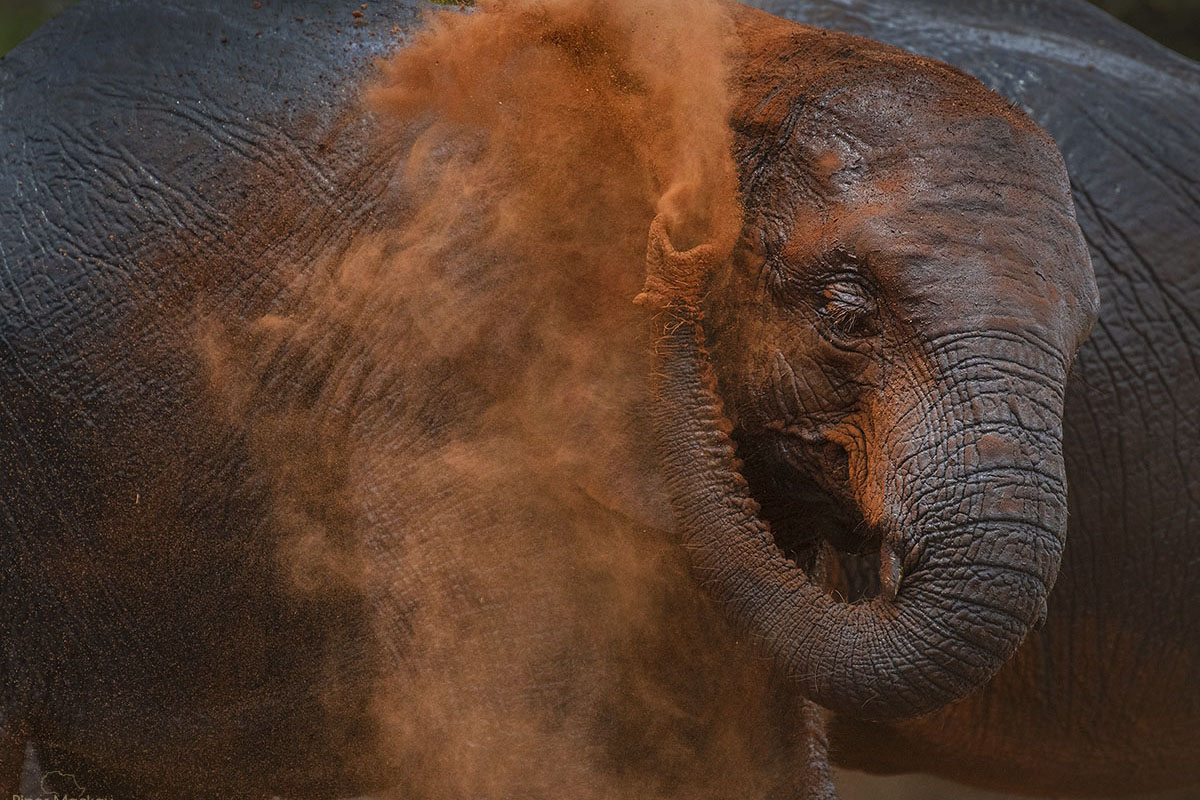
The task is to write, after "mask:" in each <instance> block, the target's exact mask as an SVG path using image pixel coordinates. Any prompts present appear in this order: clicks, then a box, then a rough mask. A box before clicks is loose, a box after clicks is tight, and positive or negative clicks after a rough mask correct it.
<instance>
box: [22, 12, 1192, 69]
mask: <svg viewBox="0 0 1200 800" xmlns="http://www.w3.org/2000/svg"><path fill="white" fill-rule="evenodd" d="M75 1H76V0H0V54H3V53H6V52H8V51H9V50H11V49H12V48H13V47H15V46H16V45H17V43H18V42H20V41H21V40H22V39H24V38H25V37H26V36H28V35H29V34H30V33H32V32H33V31H34V30H35V29H36V28H37V27H38V26H39V25H41V24H42V23H43V22H45V21H46V20H48V19H50V17H52V16H54V15H55V14H57V13H59V12H61V11H62V10H64V9H65V8H67V7H68V6H70V5H72V4H73V3H74V2H75ZM433 2H455V0H433ZM946 2H947V3H953V2H955V0H946ZM1092 2H1093V3H1095V4H1096V5H1098V6H1100V7H1101V8H1103V9H1104V10H1105V11H1107V12H1108V13H1110V14H1112V15H1113V16H1115V17H1117V18H1118V19H1121V20H1124V21H1125V22H1126V23H1128V24H1130V25H1132V26H1133V27H1135V28H1137V29H1139V30H1141V31H1142V32H1143V33H1146V34H1147V35H1149V36H1152V37H1154V38H1155V39H1158V40H1159V41H1160V42H1162V43H1163V44H1165V45H1166V46H1167V47H1170V48H1173V49H1175V50H1178V51H1179V52H1180V53H1183V54H1184V55H1186V56H1190V57H1191V58H1195V59H1198V60H1200V0H1092Z"/></svg>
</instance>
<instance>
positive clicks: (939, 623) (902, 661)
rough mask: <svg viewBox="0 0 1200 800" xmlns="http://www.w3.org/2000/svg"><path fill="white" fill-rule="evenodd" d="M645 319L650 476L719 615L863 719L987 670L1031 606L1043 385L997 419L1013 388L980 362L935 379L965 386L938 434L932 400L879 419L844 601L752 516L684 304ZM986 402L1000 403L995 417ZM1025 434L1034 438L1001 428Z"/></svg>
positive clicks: (1043, 485) (1053, 495)
mask: <svg viewBox="0 0 1200 800" xmlns="http://www.w3.org/2000/svg"><path fill="white" fill-rule="evenodd" d="M657 319H658V324H659V326H660V328H659V331H658V337H659V338H658V344H657V347H656V352H657V356H658V364H657V367H656V369H655V373H654V377H653V382H654V393H655V404H654V412H653V413H654V416H655V427H656V435H657V437H658V439H659V446H660V448H661V454H662V458H663V461H664V468H665V474H666V478H667V486H668V490H669V492H670V495H671V500H672V503H673V506H674V508H675V513H676V517H677V519H678V522H679V524H680V528H681V531H682V533H683V536H684V539H685V543H686V546H687V547H688V550H689V552H690V555H691V558H692V561H693V565H694V568H695V570H696V572H697V574H698V576H699V577H700V579H701V580H702V581H703V583H704V584H705V586H706V587H707V588H708V589H709V590H710V591H711V592H712V593H713V594H714V595H715V596H716V598H717V599H718V600H719V601H721V602H722V603H723V604H724V605H725V607H726V609H727V610H728V612H729V613H730V614H731V615H732V618H733V621H734V623H735V624H737V625H738V626H739V627H741V628H742V629H744V630H747V631H749V632H752V634H753V635H754V636H755V637H756V638H757V639H759V640H760V641H761V642H762V644H763V645H764V646H765V648H766V650H767V651H768V652H769V653H770V654H771V655H772V656H773V657H774V658H776V659H777V660H778V661H779V662H780V663H781V664H782V665H783V666H784V667H785V668H786V669H787V671H788V672H789V674H790V675H791V676H792V678H793V680H794V681H795V683H796V684H797V686H798V688H799V689H800V690H801V691H802V692H803V693H804V694H806V695H807V696H808V697H810V698H812V699H813V700H815V701H816V702H818V703H820V704H821V705H824V706H826V707H828V708H831V709H834V710H838V711H846V712H850V713H854V714H857V715H860V716H866V717H869V718H874V719H885V718H894V717H904V716H912V715H917V714H922V713H925V712H928V711H931V710H934V709H936V708H939V707H941V706H943V705H945V704H947V703H949V702H951V701H953V700H956V699H958V698H960V697H962V696H964V695H966V694H967V693H968V692H970V691H971V690H973V689H974V688H976V687H978V686H980V685H981V684H983V683H984V682H985V681H987V680H988V679H989V678H991V677H992V676H993V675H994V674H995V673H996V671H997V670H998V669H999V668H1000V666H1001V665H1002V664H1003V663H1004V662H1005V661H1006V660H1007V659H1008V658H1009V657H1010V656H1011V655H1012V654H1013V652H1014V651H1015V650H1016V648H1017V647H1018V645H1019V644H1020V643H1021V641H1022V640H1023V639H1024V637H1025V635H1026V634H1027V633H1028V631H1029V630H1030V628H1031V627H1032V626H1033V625H1035V624H1036V623H1037V621H1038V620H1039V617H1041V616H1042V615H1044V613H1045V611H1044V609H1045V601H1046V596H1047V593H1048V592H1049V588H1050V586H1051V585H1052V584H1053V582H1054V579H1055V576H1056V574H1057V570H1058V564H1059V559H1060V555H1061V550H1062V543H1063V538H1062V537H1063V531H1064V529H1065V522H1066V511H1065V480H1064V477H1063V467H1062V457H1061V444H1060V441H1061V436H1060V435H1059V433H1058V427H1059V426H1060V424H1061V423H1060V422H1058V421H1057V420H1058V419H1061V416H1060V415H1061V407H1060V405H1061V393H1059V394H1058V395H1056V396H1055V397H1053V398H1048V399H1046V402H1045V403H1044V408H1043V411H1044V412H1045V413H1044V417H1045V418H1046V419H1048V420H1050V421H1051V422H1050V424H1048V425H1046V426H1043V427H1042V429H1041V430H1040V432H1039V431H1038V430H1037V426H1030V427H1029V428H1026V427H1024V426H1023V425H1022V424H1021V420H1020V419H1019V417H1020V414H1018V415H1017V416H1018V419H1017V420H1013V419H1012V414H1013V413H1014V412H1013V410H1012V409H1011V406H1009V405H1008V403H1009V402H1010V398H1011V396H1012V390H1013V387H1012V386H1009V389H1008V390H1006V391H1001V390H1000V388H999V386H998V385H996V386H991V387H989V386H988V385H987V382H988V380H992V381H1000V383H1004V380H1005V379H1004V378H1003V377H1002V376H1001V375H1000V373H1001V372H1004V370H1001V369H999V368H998V367H997V368H996V369H997V370H998V371H995V372H993V373H992V374H991V375H990V377H989V376H987V375H985V376H984V378H983V384H979V385H980V386H981V387H982V388H980V389H978V390H977V391H974V392H971V391H962V392H949V394H951V395H954V394H957V395H959V396H960V397H962V396H966V397H967V398H968V399H965V400H963V399H960V400H958V401H956V402H957V404H958V408H959V411H960V412H963V410H964V408H965V412H964V413H960V416H965V417H967V419H966V421H965V422H960V424H958V425H957V430H953V428H954V425H950V428H951V429H952V430H951V431H950V432H949V433H946V430H945V426H944V425H943V426H942V427H943V433H942V434H941V436H942V438H941V439H940V440H939V442H940V445H939V446H934V447H932V449H931V448H930V447H929V436H930V431H931V430H932V428H933V427H938V425H939V424H940V423H937V422H934V421H932V420H933V419H934V418H935V417H936V416H937V415H936V414H935V413H933V408H932V407H931V406H930V405H929V404H931V403H932V404H936V403H938V402H941V401H939V400H936V399H930V400H927V401H925V403H926V407H924V408H913V407H911V406H910V407H909V408H908V409H906V411H905V412H904V413H903V414H901V416H900V417H897V418H895V419H893V420H891V421H890V422H889V423H888V425H890V426H891V427H892V430H891V431H890V432H889V433H888V434H887V435H885V436H883V437H881V438H882V439H883V440H885V441H882V442H881V443H880V444H879V445H878V448H877V449H878V455H876V456H873V457H872V459H871V460H873V461H875V462H876V463H875V464H874V465H872V466H871V469H869V470H867V472H868V473H869V474H870V475H871V477H870V481H871V482H872V484H873V485H871V486H867V487H865V488H863V489H862V491H863V493H864V494H867V495H871V496H872V497H874V498H875V500H874V501H873V502H875V503H876V505H875V507H874V515H875V517H876V518H875V519H874V520H871V521H873V522H874V523H875V524H876V525H877V526H878V528H879V529H880V530H881V531H882V533H883V551H882V558H881V561H882V568H881V576H880V579H881V586H882V591H881V592H880V594H879V595H878V596H877V597H875V598H873V599H872V600H870V601H867V602H859V603H853V604H852V603H847V602H844V601H839V600H837V599H835V598H834V597H831V596H830V595H829V594H828V593H827V592H826V591H825V589H824V588H823V586H822V585H821V582H820V581H819V580H814V579H813V578H811V577H810V576H809V575H807V574H806V573H805V572H804V571H803V570H802V569H801V568H800V567H799V566H797V565H796V564H795V563H794V562H793V561H792V560H790V559H788V558H787V557H786V556H785V555H784V554H783V553H782V552H781V551H780V549H779V547H778V546H777V545H776V542H775V540H774V538H773V536H772V534H771V530H770V527H769V525H768V524H767V523H766V522H765V521H764V520H763V519H762V518H761V517H760V516H759V513H758V506H757V504H756V503H755V501H754V500H753V498H752V497H751V495H750V492H749V488H748V486H747V484H746V481H745V479H744V478H743V477H742V475H741V474H740V472H739V463H738V461H737V459H736V457H735V454H734V446H733V443H732V441H731V439H730V436H729V434H730V430H731V427H730V424H729V422H728V421H727V420H726V417H725V415H724V413H723V410H722V406H721V402H720V400H719V398H718V396H717V394H716V391H715V378H714V376H713V375H712V374H711V369H710V366H709V359H708V358H707V355H706V353H705V352H704V344H703V333H702V329H701V326H700V324H699V322H698V319H699V314H698V313H697V312H695V310H694V308H693V309H692V310H686V309H685V310H682V311H681V310H680V308H678V307H665V309H664V310H663V311H662V312H661V313H660V314H659V316H658V318H657ZM1002 361H1004V360H1003V359H997V360H996V361H995V363H996V364H999V363H1001V362H1002ZM975 369H976V374H978V368H977V367H976V368H975ZM984 372H985V373H986V372H987V369H986V368H985V369H984ZM1004 374H1005V375H1006V376H1007V377H1008V378H1009V379H1011V377H1012V376H1011V374H1010V373H1007V372H1005V373H1004ZM972 385H977V384H974V383H973V384H972ZM959 388H961V387H959ZM1016 391H1018V392H1020V391H1021V389H1020V388H1018V389H1016ZM1045 391H1051V390H1049V389H1046V390H1045ZM919 394H921V393H919V392H917V393H914V395H919ZM924 394H925V395H929V394H930V393H929V392H925V393H924ZM939 394H940V393H939ZM972 397H973V399H971V398H972ZM989 398H990V401H989ZM989 402H990V404H991V405H992V406H993V407H994V408H992V409H991V410H989V409H988V408H986V407H985V406H988V405H989ZM1034 402H1039V401H1036V400H1035V401H1034ZM999 408H1008V409H1009V411H1008V413H1007V419H1004V420H1001V419H1000V417H999V416H998V415H997V409H999ZM989 415H990V417H991V418H990V420H989ZM1056 415H1057V416H1056ZM913 419H915V420H918V422H912V420H913ZM905 425H908V426H909V427H908V428H907V429H905V430H904V432H903V433H900V432H898V431H899V430H901V429H903V428H904V426H905ZM1005 426H1007V428H1006V427H1005ZM1030 430H1032V431H1033V432H1032V433H1031V432H1030ZM1031 435H1032V436H1036V438H1037V441H1036V446H1035V447H1031V446H1029V445H1028V444H1023V443H1019V439H1021V438H1022V437H1027V436H1031ZM939 452H940V455H939ZM1035 452H1036V457H1033V456H1032V454H1033V453H1035ZM1022 453H1024V454H1030V455H1028V456H1021V455H1019V454H1022ZM1039 459H1040V463H1038V460H1039ZM934 461H937V462H938V463H937V464H936V465H934V464H933V462H934ZM921 462H925V463H926V464H927V465H928V466H925V467H921V466H920V464H921ZM935 474H936V476H937V477H934V475H935ZM906 476H907V477H906Z"/></svg>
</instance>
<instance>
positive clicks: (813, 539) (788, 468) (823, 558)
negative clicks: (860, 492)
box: [734, 431, 883, 602]
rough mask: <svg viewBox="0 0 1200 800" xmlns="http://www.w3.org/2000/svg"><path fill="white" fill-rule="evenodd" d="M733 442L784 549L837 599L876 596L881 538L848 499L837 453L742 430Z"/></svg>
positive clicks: (789, 438)
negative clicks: (753, 436)
mask: <svg viewBox="0 0 1200 800" xmlns="http://www.w3.org/2000/svg"><path fill="white" fill-rule="evenodd" d="M734 438H735V440H738V452H739V454H740V455H742V457H743V462H744V466H743V474H744V476H745V478H746V482H747V483H748V484H749V488H750V493H751V495H752V496H753V497H754V499H755V501H757V502H758V504H759V506H760V507H761V515H762V517H763V518H764V520H766V521H767V522H768V523H769V524H770V529H771V534H772V536H773V537H774V540H775V544H776V546H777V547H778V548H779V550H780V551H781V552H782V553H783V554H784V555H785V556H786V557H787V558H788V559H790V560H791V561H792V562H794V563H795V564H796V565H797V566H799V567H800V568H801V569H803V570H804V571H805V572H807V573H808V574H809V575H812V576H813V578H814V579H816V580H817V581H818V582H820V583H821V584H823V585H824V586H825V589H826V591H827V592H828V593H829V594H830V595H831V596H833V597H835V598H837V599H839V600H843V601H849V602H854V601H858V600H868V599H870V598H873V597H875V596H877V595H878V594H879V592H880V584H881V582H880V577H879V571H880V560H881V559H880V547H881V544H882V542H883V535H882V532H881V531H880V530H879V529H878V528H876V527H875V526H872V525H869V524H868V523H867V521H866V520H865V519H864V518H863V516H862V514H861V512H860V511H859V509H858V506H857V504H856V503H855V502H854V501H853V500H852V498H850V497H849V496H848V495H847V494H846V485H847V477H846V475H845V464H844V459H843V458H842V456H841V450H840V448H836V449H834V448H820V447H814V446H813V445H812V444H811V443H809V442H807V441H797V440H795V439H794V437H785V436H779V437H769V438H768V439H767V440H766V441H761V440H760V441H752V440H751V439H750V438H749V437H746V436H744V435H739V432H738V431H735V432H734Z"/></svg>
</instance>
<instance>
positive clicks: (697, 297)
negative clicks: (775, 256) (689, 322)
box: [633, 215, 729, 319]
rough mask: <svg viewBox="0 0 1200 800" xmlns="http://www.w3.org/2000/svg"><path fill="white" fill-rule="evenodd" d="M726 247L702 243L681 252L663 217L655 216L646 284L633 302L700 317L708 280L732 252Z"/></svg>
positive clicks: (647, 251) (652, 223) (651, 226)
mask: <svg viewBox="0 0 1200 800" xmlns="http://www.w3.org/2000/svg"><path fill="white" fill-rule="evenodd" d="M726 250H727V249H723V248H719V247H718V246H717V245H715V244H702V245H698V246H697V247H693V248H692V249H690V250H685V251H683V252H679V251H678V250H676V249H675V247H674V245H672V244H671V237H670V235H669V234H668V232H667V226H666V222H665V221H664V219H663V217H662V216H661V215H660V216H657V217H655V218H654V221H653V222H651V223H650V238H649V241H648V242H647V244H646V283H645V285H644V286H643V287H642V291H641V292H640V293H639V294H638V295H637V297H635V298H634V299H633V302H635V303H637V304H638V305H640V306H645V307H647V308H649V309H651V310H653V311H665V310H667V309H673V310H674V311H675V312H676V313H677V314H680V315H682V316H684V317H687V318H691V319H696V318H698V317H699V314H700V302H701V301H702V300H703V299H704V293H705V291H706V290H707V288H708V282H709V280H710V279H711V277H712V274H713V272H714V270H716V268H717V265H718V264H720V263H721V262H722V261H723V260H724V259H725V258H726V257H727V256H728V255H729V253H728V252H727V251H726Z"/></svg>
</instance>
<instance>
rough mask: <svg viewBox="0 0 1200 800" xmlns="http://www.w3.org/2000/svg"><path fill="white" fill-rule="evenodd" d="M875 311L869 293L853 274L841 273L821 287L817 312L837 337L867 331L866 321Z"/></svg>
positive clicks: (869, 328) (867, 321) (869, 331)
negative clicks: (841, 274)
mask: <svg viewBox="0 0 1200 800" xmlns="http://www.w3.org/2000/svg"><path fill="white" fill-rule="evenodd" d="M874 311H875V301H874V300H873V299H872V297H871V293H870V292H869V290H868V289H867V287H866V286H864V285H863V283H862V282H861V281H860V280H859V279H857V278H856V277H852V276H849V275H843V276H840V277H837V278H834V279H832V280H831V281H829V282H828V283H826V284H825V286H824V287H822V289H821V292H820V297H819V298H818V305H817V314H818V315H819V316H820V317H821V319H822V320H824V321H825V322H826V324H828V325H829V326H830V328H831V330H832V332H833V333H834V334H836V335H839V336H856V335H857V336H861V335H866V334H869V333H871V326H870V320H871V316H872V314H873V312H874Z"/></svg>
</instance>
